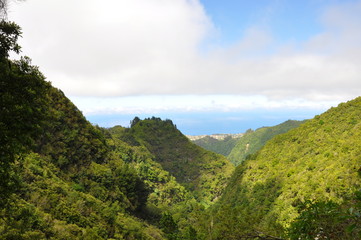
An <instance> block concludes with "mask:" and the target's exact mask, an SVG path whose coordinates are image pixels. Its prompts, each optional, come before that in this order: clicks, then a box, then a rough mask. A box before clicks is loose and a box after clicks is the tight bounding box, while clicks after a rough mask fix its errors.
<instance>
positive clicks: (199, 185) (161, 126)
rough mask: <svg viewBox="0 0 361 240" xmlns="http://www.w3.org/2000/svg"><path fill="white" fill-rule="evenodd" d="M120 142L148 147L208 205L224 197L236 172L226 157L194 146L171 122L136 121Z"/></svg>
mask: <svg viewBox="0 0 361 240" xmlns="http://www.w3.org/2000/svg"><path fill="white" fill-rule="evenodd" d="M120 139H122V140H124V141H126V142H128V143H130V144H133V145H140V146H145V147H146V148H147V149H148V150H149V151H150V152H151V153H152V154H153V155H154V156H155V160H156V161H157V162H159V163H160V164H161V165H162V167H163V168H164V169H165V170H166V171H169V172H170V173H171V174H172V175H173V176H174V177H175V178H176V179H177V181H178V182H179V183H181V184H183V185H184V186H186V188H187V189H189V190H191V191H194V193H195V196H196V198H197V199H199V200H200V201H203V202H204V203H205V204H206V205H208V204H210V203H211V202H212V201H214V200H215V199H216V198H217V197H219V196H220V195H221V193H222V191H223V188H224V187H225V184H226V183H227V180H228V178H229V177H230V175H231V174H232V171H233V169H234V167H233V166H232V164H230V163H229V161H228V160H227V159H226V158H225V157H223V156H221V155H218V154H215V153H213V152H209V151H206V150H204V149H202V148H201V147H199V146H197V145H195V144H193V143H192V142H191V141H190V140H189V139H188V138H187V137H186V136H184V135H183V134H182V133H181V132H180V131H179V130H177V128H176V126H175V125H174V124H173V123H172V121H171V120H165V121H162V120H161V119H159V118H154V117H153V118H151V119H145V120H139V119H137V118H136V119H135V120H134V121H133V124H132V127H131V128H130V129H126V130H124V134H123V136H120Z"/></svg>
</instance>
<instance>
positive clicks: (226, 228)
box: [210, 97, 361, 239]
mask: <svg viewBox="0 0 361 240" xmlns="http://www.w3.org/2000/svg"><path fill="white" fill-rule="evenodd" d="M360 139H361V97H360V98H357V99H355V100H353V101H350V102H347V103H342V104H340V105H339V106H338V107H337V108H331V109H330V110H328V111H327V112H325V113H324V114H322V115H320V116H316V117H315V118H314V119H312V120H309V121H307V122H306V123H304V124H302V125H301V126H300V127H298V128H296V129H293V130H290V131H289V132H287V133H285V134H282V135H278V136H276V137H274V138H273V139H272V140H270V141H268V142H267V144H266V145H265V146H264V147H263V148H262V150H261V151H259V152H258V153H256V154H254V155H252V157H251V158H250V159H249V160H246V161H245V162H244V163H242V164H241V165H239V166H238V167H237V169H236V171H235V174H234V175H233V177H232V180H231V181H230V184H229V185H228V187H227V189H226V191H225V193H224V195H223V196H222V199H221V200H220V201H219V202H218V204H217V206H215V208H213V209H212V211H211V212H210V214H211V216H212V218H213V220H212V221H213V222H214V227H213V228H214V229H213V233H212V234H213V238H214V239H215V238H216V236H218V238H217V239H219V238H220V236H223V237H225V236H227V237H226V238H227V239H239V237H240V236H249V235H258V236H259V235H262V234H263V235H270V236H284V235H285V231H286V229H289V234H290V236H291V237H293V238H294V239H299V237H300V239H314V238H315V237H316V236H317V235H318V236H321V237H322V236H323V237H325V238H322V239H326V238H327V239H355V238H356V239H358V235H357V234H359V233H360V229H361V224H360V223H361V221H360V220H361V219H360V215H359V213H360V207H361V204H360V200H359V199H360V198H359V192H358V191H357V190H358V189H359V187H360V176H359V175H360V165H361V148H360V144H361V141H360ZM355 194H356V196H355ZM355 234H356V235H355Z"/></svg>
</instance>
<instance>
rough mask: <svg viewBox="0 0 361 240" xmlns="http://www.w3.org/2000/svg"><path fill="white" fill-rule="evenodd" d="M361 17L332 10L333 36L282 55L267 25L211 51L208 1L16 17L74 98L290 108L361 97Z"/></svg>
mask: <svg viewBox="0 0 361 240" xmlns="http://www.w3.org/2000/svg"><path fill="white" fill-rule="evenodd" d="M360 12H361V2H357V3H353V4H347V5H338V6H335V7H330V8H328V9H326V11H325V12H324V14H323V16H322V17H321V20H322V22H323V24H324V27H325V30H324V32H322V33H320V34H319V35H317V36H314V37H313V38H311V39H309V41H306V42H304V43H302V44H301V49H292V48H291V49H288V50H287V51H284V48H283V46H281V47H280V48H279V49H278V50H276V51H273V52H272V53H270V52H267V51H266V50H267V49H268V48H269V47H272V46H274V44H275V42H274V41H275V40H274V39H273V36H272V33H270V32H268V31H264V30H262V28H258V27H257V26H252V28H250V29H248V30H245V34H244V36H245V37H244V38H243V39H240V41H239V43H238V44H235V45H234V46H231V47H229V48H220V47H219V48H214V49H212V50H210V52H207V53H204V52H201V51H200V48H199V46H200V45H201V44H202V42H203V41H204V40H205V39H206V38H207V36H208V35H209V34H211V33H212V31H214V26H213V25H212V22H211V21H210V19H209V17H208V16H207V15H206V13H205V11H204V9H203V7H202V5H201V4H200V3H199V1H198V0H172V1H169V0H132V1H129V0H107V1H100V0H77V1H71V0H62V1H60V0H58V1H55V0H54V1H47V0H31V1H26V2H25V3H22V4H19V5H16V6H13V11H12V14H11V15H12V19H14V20H15V21H16V22H18V23H19V24H20V25H21V26H22V27H23V30H24V40H23V43H22V45H23V46H24V53H25V54H27V55H29V56H31V57H32V58H33V60H34V63H35V64H37V65H40V67H41V70H42V71H43V72H44V73H45V75H46V76H47V77H48V79H49V80H50V81H51V82H53V84H54V85H55V86H57V87H59V88H61V89H62V90H63V91H64V92H65V93H67V94H68V95H73V96H135V95H156V94H165V95H172V94H175V95H182V94H186V95H187V96H188V95H199V94H204V95H216V94H220V95H225V94H231V95H244V96H249V95H258V96H259V95H262V96H265V97H267V98H269V99H277V100H284V101H285V102H287V99H290V98H296V99H308V100H313V101H320V100H325V101H326V100H327V101H330V100H335V99H343V100H345V99H350V98H353V97H356V96H357V95H358V94H360V92H361V68H360V66H361V44H360V43H361V26H360V25H361V15H360V14H359V13H360ZM264 52H267V53H266V54H264ZM308 100H307V101H308ZM305 101H306V100H305ZM296 102H297V101H296ZM141 104H144V103H141ZM192 104H194V103H192Z"/></svg>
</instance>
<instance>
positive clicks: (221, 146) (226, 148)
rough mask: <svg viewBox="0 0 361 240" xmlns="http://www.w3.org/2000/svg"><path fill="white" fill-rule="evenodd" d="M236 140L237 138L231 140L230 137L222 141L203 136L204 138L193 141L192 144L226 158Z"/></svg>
mask: <svg viewBox="0 0 361 240" xmlns="http://www.w3.org/2000/svg"><path fill="white" fill-rule="evenodd" d="M238 140H239V138H232V137H231V136H228V137H226V138H225V139H222V140H221V139H215V138H213V137H210V136H205V137H204V138H201V139H197V140H194V141H193V142H194V143H195V144H197V145H198V146H200V147H202V148H204V149H207V150H209V151H212V152H215V153H218V154H222V155H224V156H228V155H229V154H230V153H231V151H232V149H233V148H234V146H235V145H236V143H237V141H238Z"/></svg>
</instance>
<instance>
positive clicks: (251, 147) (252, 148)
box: [228, 120, 304, 166]
mask: <svg viewBox="0 0 361 240" xmlns="http://www.w3.org/2000/svg"><path fill="white" fill-rule="evenodd" d="M303 122H304V121H294V120H288V121H286V122H284V123H281V124H279V125H277V126H274V127H262V128H259V129H257V130H255V131H253V130H248V131H247V132H246V133H245V135H244V136H243V137H242V138H240V139H239V140H238V141H237V143H236V144H235V146H234V148H233V149H232V151H231V152H230V153H229V155H228V159H229V160H230V161H231V162H232V163H233V164H234V165H235V166H237V165H239V164H240V163H241V162H243V161H244V160H245V159H246V158H247V156H249V155H251V154H254V153H256V152H257V151H258V150H260V149H261V148H262V147H263V146H264V145H265V144H266V142H267V141H268V140H270V139H271V138H273V137H274V136H276V135H278V134H282V133H286V132H288V131H289V130H290V129H292V128H296V127H298V126H299V125H300V124H301V123H303Z"/></svg>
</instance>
